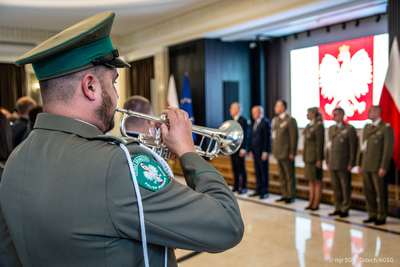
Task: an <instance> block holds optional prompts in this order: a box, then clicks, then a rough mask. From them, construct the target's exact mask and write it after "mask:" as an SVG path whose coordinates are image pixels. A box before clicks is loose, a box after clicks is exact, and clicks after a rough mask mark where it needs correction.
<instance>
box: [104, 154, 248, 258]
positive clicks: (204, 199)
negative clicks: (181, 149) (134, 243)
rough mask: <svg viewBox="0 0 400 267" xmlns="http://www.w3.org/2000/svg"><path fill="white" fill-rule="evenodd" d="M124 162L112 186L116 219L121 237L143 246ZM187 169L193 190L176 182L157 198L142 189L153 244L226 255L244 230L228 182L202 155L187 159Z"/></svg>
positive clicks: (113, 174) (110, 199) (110, 192)
mask: <svg viewBox="0 0 400 267" xmlns="http://www.w3.org/2000/svg"><path fill="white" fill-rule="evenodd" d="M119 161H123V158H122V157H116V159H115V162H114V163H115V165H116V166H117V167H119V168H121V170H120V171H119V170H118V169H117V168H113V171H112V172H111V173H110V179H113V180H114V181H113V182H112V183H110V184H109V185H108V188H109V190H108V207H109V211H110V216H111V219H112V223H113V225H114V227H115V228H116V230H117V231H118V233H119V234H120V235H121V237H123V238H130V239H136V240H141V236H140V227H139V217H138V210H137V202H136V198H135V194H134V191H133V188H132V185H131V184H132V183H131V182H130V179H129V171H128V169H127V168H128V167H127V164H122V163H120V162H119ZM125 161H126V160H125ZM181 166H182V170H183V173H184V176H185V180H186V183H187V185H182V184H181V183H179V182H176V181H175V180H173V179H171V180H170V181H169V184H168V185H167V186H165V187H164V188H162V189H160V190H158V191H155V192H153V191H150V190H147V189H144V188H142V187H140V191H141V194H142V201H143V209H144V219H145V226H146V235H147V242H148V243H151V244H155V245H160V246H167V247H172V248H180V249H186V250H194V251H206V252H222V251H224V250H226V249H229V248H232V247H233V246H235V245H236V244H238V243H239V242H240V240H241V239H242V236H243V232H244V225H243V221H242V218H241V215H240V210H239V206H238V203H237V201H236V198H235V196H234V195H233V193H232V191H231V190H230V188H229V187H228V185H227V184H226V182H225V180H224V179H223V177H222V176H221V175H220V174H219V173H218V172H217V171H216V169H215V168H213V167H212V166H211V165H210V164H208V163H207V162H206V161H205V160H204V159H203V158H202V157H200V156H199V155H197V154H196V153H186V154H184V155H183V156H182V157H181ZM121 171H122V172H123V173H124V174H123V173H122V172H121ZM111 177H112V178H111ZM115 180H116V181H115ZM127 180H129V181H128V182H127Z"/></svg>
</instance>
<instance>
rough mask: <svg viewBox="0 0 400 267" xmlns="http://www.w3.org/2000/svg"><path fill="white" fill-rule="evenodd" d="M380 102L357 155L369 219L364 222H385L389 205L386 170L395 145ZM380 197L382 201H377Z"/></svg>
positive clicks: (380, 223)
mask: <svg viewBox="0 0 400 267" xmlns="http://www.w3.org/2000/svg"><path fill="white" fill-rule="evenodd" d="M381 112H382V109H381V107H380V106H372V107H370V109H369V112H368V118H369V119H370V120H371V121H372V124H367V125H365V127H364V129H363V132H362V135H361V138H360V146H359V152H358V156H357V166H359V167H358V173H359V174H360V175H362V177H363V183H364V194H365V203H366V208H367V212H368V219H366V220H364V221H363V222H364V223H371V222H374V223H375V224H376V225H382V224H385V223H386V216H387V208H388V194H387V186H388V181H387V177H386V173H387V171H388V170H389V166H390V160H391V158H392V155H393V149H394V131H393V128H392V126H391V125H390V124H389V123H385V122H384V121H382V119H381ZM377 199H379V201H377Z"/></svg>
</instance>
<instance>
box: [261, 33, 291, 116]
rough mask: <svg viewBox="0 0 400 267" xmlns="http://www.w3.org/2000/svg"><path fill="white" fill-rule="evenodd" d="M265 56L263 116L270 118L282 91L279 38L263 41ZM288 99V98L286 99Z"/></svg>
mask: <svg viewBox="0 0 400 267" xmlns="http://www.w3.org/2000/svg"><path fill="white" fill-rule="evenodd" d="M264 57H265V61H264V62H265V65H264V66H265V117H267V118H269V119H272V118H273V117H274V115H275V112H274V106H275V101H276V100H277V99H279V98H282V97H283V96H284V95H283V94H284V93H283V92H282V88H280V86H281V85H280V82H279V78H280V77H281V73H280V69H281V60H282V59H281V42H280V38H276V39H273V40H270V41H265V42H264ZM287 100H289V99H287Z"/></svg>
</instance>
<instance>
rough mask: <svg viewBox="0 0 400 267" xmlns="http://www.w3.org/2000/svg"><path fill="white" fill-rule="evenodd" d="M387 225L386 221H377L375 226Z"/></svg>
mask: <svg viewBox="0 0 400 267" xmlns="http://www.w3.org/2000/svg"><path fill="white" fill-rule="evenodd" d="M385 223H386V220H376V221H375V225H382V224H385Z"/></svg>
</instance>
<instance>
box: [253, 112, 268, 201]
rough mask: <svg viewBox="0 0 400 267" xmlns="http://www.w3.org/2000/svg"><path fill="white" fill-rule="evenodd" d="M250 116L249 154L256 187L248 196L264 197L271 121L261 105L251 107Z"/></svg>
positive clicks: (266, 193)
mask: <svg viewBox="0 0 400 267" xmlns="http://www.w3.org/2000/svg"><path fill="white" fill-rule="evenodd" d="M251 116H252V118H253V123H252V124H251V127H250V129H251V135H250V152H251V153H250V155H251V157H252V158H253V160H254V170H255V175H256V180H257V188H256V191H255V192H254V193H253V194H252V195H250V196H253V197H254V196H260V199H264V198H267V197H268V194H269V159H268V156H269V154H270V153H271V123H270V121H269V119H267V118H265V117H264V108H263V107H262V106H254V107H253V108H252V109H251Z"/></svg>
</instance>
